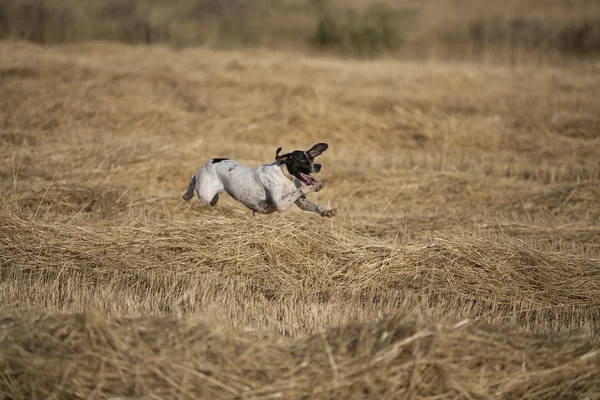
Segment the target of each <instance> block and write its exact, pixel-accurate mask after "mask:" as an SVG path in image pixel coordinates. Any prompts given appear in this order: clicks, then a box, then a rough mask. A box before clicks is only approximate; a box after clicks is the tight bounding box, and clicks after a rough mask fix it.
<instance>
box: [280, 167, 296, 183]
mask: <svg viewBox="0 0 600 400" xmlns="http://www.w3.org/2000/svg"><path fill="white" fill-rule="evenodd" d="M279 168H281V173H282V174H283V176H285V177H286V178H288V179H289V180H290V181H292V182H294V181H296V179H295V178H294V177H293V176H292V175H291V174H290V171H288V168H287V165H285V164H280V165H279Z"/></svg>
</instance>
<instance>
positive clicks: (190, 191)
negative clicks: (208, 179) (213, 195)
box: [183, 175, 196, 201]
mask: <svg viewBox="0 0 600 400" xmlns="http://www.w3.org/2000/svg"><path fill="white" fill-rule="evenodd" d="M194 189H196V175H194V176H192V177H191V178H190V184H189V185H188V188H187V192H185V194H184V195H183V199H184V200H185V201H189V200H191V199H192V197H194Z"/></svg>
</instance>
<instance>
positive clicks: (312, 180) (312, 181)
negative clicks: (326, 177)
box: [300, 173, 319, 185]
mask: <svg viewBox="0 0 600 400" xmlns="http://www.w3.org/2000/svg"><path fill="white" fill-rule="evenodd" d="M300 174H301V175H302V178H304V179H302V181H303V182H304V183H306V184H307V185H312V184H315V183H319V181H318V180H317V178H315V177H314V176H312V175H308V174H303V173H300Z"/></svg>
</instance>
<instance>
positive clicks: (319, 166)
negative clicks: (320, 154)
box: [313, 164, 321, 172]
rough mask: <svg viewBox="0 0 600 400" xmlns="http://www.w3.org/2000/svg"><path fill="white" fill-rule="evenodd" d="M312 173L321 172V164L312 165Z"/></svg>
mask: <svg viewBox="0 0 600 400" xmlns="http://www.w3.org/2000/svg"><path fill="white" fill-rule="evenodd" d="M313 172H321V164H313Z"/></svg>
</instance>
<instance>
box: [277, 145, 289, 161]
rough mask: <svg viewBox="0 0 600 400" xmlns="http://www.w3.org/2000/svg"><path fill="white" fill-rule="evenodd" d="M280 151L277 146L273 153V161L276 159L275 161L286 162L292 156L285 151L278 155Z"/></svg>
mask: <svg viewBox="0 0 600 400" xmlns="http://www.w3.org/2000/svg"><path fill="white" fill-rule="evenodd" d="M280 152H281V147H280V148H278V149H277V152H276V153H275V161H277V162H286V161H287V160H289V159H290V157H291V156H292V154H291V153H287V154H284V155H282V156H280V155H279V153H280Z"/></svg>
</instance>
